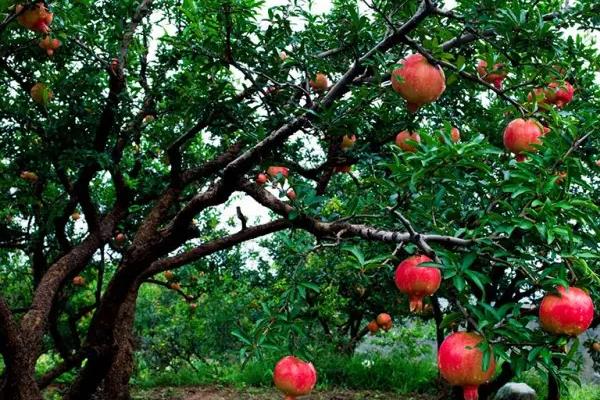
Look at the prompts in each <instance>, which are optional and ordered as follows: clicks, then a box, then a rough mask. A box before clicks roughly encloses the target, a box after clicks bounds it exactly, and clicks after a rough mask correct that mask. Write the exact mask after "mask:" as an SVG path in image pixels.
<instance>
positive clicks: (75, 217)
mask: <svg viewBox="0 0 600 400" xmlns="http://www.w3.org/2000/svg"><path fill="white" fill-rule="evenodd" d="M79 218H81V214H79V212H77V211H73V214H71V219H72V220H73V221H77V220H78V219H79Z"/></svg>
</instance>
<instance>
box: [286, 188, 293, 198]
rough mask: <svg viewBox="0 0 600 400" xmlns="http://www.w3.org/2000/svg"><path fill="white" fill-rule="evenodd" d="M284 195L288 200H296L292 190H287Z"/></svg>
mask: <svg viewBox="0 0 600 400" xmlns="http://www.w3.org/2000/svg"><path fill="white" fill-rule="evenodd" d="M285 195H286V196H287V198H288V199H290V200H296V192H295V191H294V189H292V188H289V189H288V191H287V193H286V194H285Z"/></svg>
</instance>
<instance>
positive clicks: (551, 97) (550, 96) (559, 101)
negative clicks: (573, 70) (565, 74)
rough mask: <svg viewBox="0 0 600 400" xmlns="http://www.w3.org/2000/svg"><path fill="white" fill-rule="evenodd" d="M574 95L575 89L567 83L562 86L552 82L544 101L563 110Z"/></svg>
mask: <svg viewBox="0 0 600 400" xmlns="http://www.w3.org/2000/svg"><path fill="white" fill-rule="evenodd" d="M574 93H575V89H574V88H573V86H572V85H571V84H570V83H569V82H567V81H564V83H562V84H559V83H558V82H552V83H550V84H549V85H548V89H547V90H546V99H547V100H548V102H549V103H552V104H555V105H556V107H558V108H563V107H564V106H565V105H566V104H567V103H570V102H571V100H573V94H574Z"/></svg>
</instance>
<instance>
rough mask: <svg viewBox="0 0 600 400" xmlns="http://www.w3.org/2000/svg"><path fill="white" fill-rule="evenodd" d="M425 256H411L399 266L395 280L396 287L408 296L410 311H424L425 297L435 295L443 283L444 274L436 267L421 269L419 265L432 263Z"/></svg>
mask: <svg viewBox="0 0 600 400" xmlns="http://www.w3.org/2000/svg"><path fill="white" fill-rule="evenodd" d="M431 261H432V260H431V258H429V257H427V256H423V255H417V256H411V257H408V258H407V259H406V260H404V261H402V262H401V263H400V264H398V268H396V274H395V277H394V280H395V282H396V286H397V287H398V289H399V290H400V291H401V292H402V293H405V294H407V295H408V299H409V303H410V311H412V312H422V311H423V297H425V296H431V295H432V294H434V293H435V292H436V291H437V290H438V289H439V288H440V284H441V283H442V273H441V272H440V270H439V269H437V268H435V267H420V266H419V264H422V263H426V262H431Z"/></svg>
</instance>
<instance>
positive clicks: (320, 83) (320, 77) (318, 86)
mask: <svg viewBox="0 0 600 400" xmlns="http://www.w3.org/2000/svg"><path fill="white" fill-rule="evenodd" d="M308 83H309V84H310V87H311V88H313V89H314V90H315V91H321V90H325V89H327V88H328V87H329V79H327V75H325V74H324V73H322V72H319V73H317V75H316V76H315V79H311V80H310V82H308Z"/></svg>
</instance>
